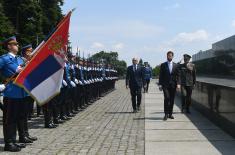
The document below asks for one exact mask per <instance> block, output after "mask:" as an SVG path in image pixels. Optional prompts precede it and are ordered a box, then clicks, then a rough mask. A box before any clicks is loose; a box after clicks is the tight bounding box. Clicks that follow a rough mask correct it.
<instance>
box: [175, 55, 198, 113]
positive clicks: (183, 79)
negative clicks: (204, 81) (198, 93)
mask: <svg viewBox="0 0 235 155" xmlns="http://www.w3.org/2000/svg"><path fill="white" fill-rule="evenodd" d="M183 56H184V63H183V64H180V65H179V69H180V84H181V99H182V107H181V112H182V113H183V112H184V110H186V113H190V109H189V107H190V105H191V102H192V101H191V95H192V90H193V88H194V86H195V83H196V70H195V65H194V64H193V63H191V62H189V61H190V59H191V56H190V55H188V54H184V55H183Z"/></svg>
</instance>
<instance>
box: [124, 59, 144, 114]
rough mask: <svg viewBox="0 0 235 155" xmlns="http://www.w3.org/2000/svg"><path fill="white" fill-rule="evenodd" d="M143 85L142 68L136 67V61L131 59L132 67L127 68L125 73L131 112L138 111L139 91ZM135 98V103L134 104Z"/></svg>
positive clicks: (140, 95)
mask: <svg viewBox="0 0 235 155" xmlns="http://www.w3.org/2000/svg"><path fill="white" fill-rule="evenodd" d="M143 84H144V72H143V67H142V66H140V65H138V59H137V58H133V59H132V65H131V66H129V67H128V68H127V73H126V88H127V89H128V88H130V91H131V100H132V107H133V112H134V113H136V112H137V111H140V104H141V98H142V94H141V89H142V87H143ZM136 98H137V103H136Z"/></svg>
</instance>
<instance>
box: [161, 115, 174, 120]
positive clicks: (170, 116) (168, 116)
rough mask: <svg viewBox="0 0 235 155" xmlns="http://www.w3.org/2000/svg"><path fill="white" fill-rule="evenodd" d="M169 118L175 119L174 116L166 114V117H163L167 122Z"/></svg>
mask: <svg viewBox="0 0 235 155" xmlns="http://www.w3.org/2000/svg"><path fill="white" fill-rule="evenodd" d="M167 118H170V119H174V117H173V116H172V115H167V114H166V115H165V116H164V117H163V120H164V121H166V120H167Z"/></svg>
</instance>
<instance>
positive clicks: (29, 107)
mask: <svg viewBox="0 0 235 155" xmlns="http://www.w3.org/2000/svg"><path fill="white" fill-rule="evenodd" d="M32 51H33V48H32V45H31V44H29V45H26V46H24V47H22V52H21V56H22V57H23V58H25V63H26V64H27V63H28V62H29V61H30V60H31V57H32V55H31V53H32ZM33 107H34V99H33V98H32V97H31V96H30V95H29V94H26V95H25V98H24V103H23V104H22V108H25V110H24V111H25V112H26V113H25V118H24V133H25V136H26V137H27V138H28V139H27V140H26V141H28V142H30V143H31V142H32V141H35V140H37V137H34V136H30V135H29V131H28V118H29V117H30V116H31V115H32V113H33Z"/></svg>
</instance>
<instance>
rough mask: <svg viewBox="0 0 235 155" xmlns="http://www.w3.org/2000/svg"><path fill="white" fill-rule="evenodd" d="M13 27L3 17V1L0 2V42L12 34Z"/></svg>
mask: <svg viewBox="0 0 235 155" xmlns="http://www.w3.org/2000/svg"><path fill="white" fill-rule="evenodd" d="M14 31H15V30H14V27H13V26H12V24H11V22H10V21H9V19H8V17H7V16H6V15H5V11H4V9H3V1H2V0H0V34H1V35H0V42H2V41H3V40H5V39H6V38H7V37H9V36H10V35H12V34H13V33H14ZM3 51H4V50H3V49H2V46H0V55H2V54H3Z"/></svg>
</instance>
